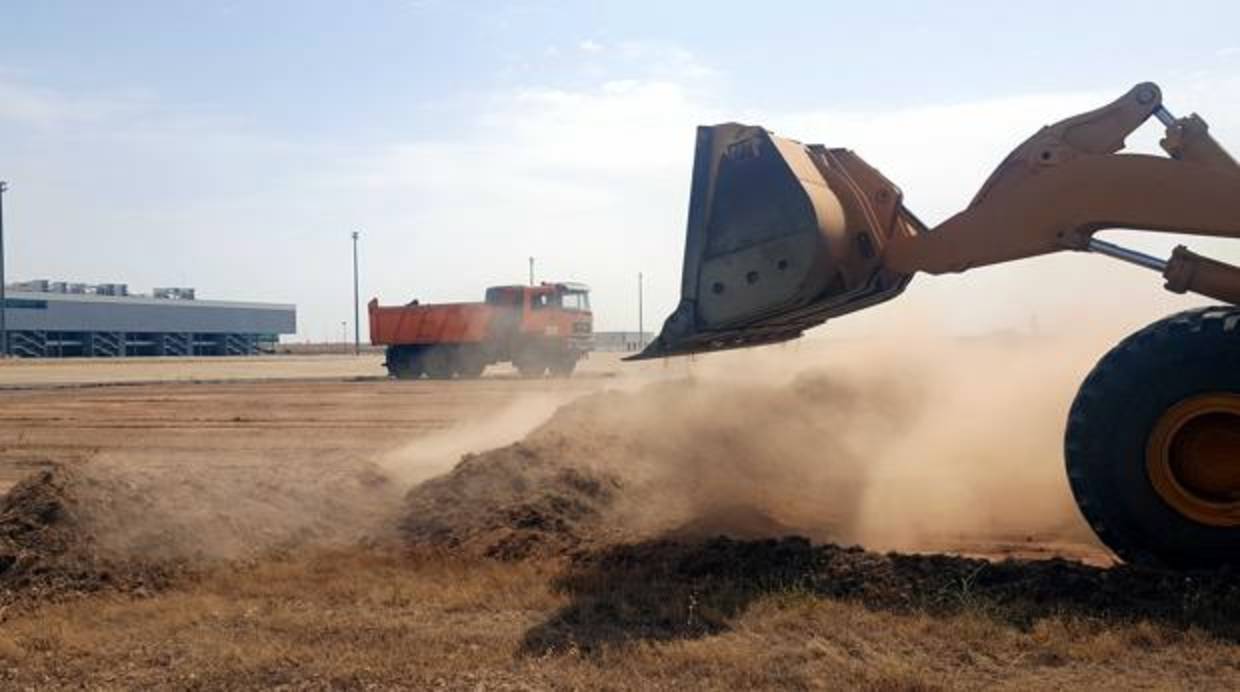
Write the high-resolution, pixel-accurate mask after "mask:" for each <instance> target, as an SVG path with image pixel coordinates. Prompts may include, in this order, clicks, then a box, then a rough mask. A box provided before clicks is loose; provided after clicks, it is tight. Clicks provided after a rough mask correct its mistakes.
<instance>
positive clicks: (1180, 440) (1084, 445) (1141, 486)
mask: <svg viewBox="0 0 1240 692" xmlns="http://www.w3.org/2000/svg"><path fill="white" fill-rule="evenodd" d="M1064 451H1065V459H1066V463H1067V468H1068V480H1069V483H1070V485H1071V487H1072V493H1073V495H1074V496H1075V497H1076V502H1077V505H1078V506H1079V507H1080V510H1081V513H1082V514H1083V515H1084V516H1085V519H1086V520H1087V521H1088V522H1089V524H1090V526H1091V527H1092V528H1093V530H1094V532H1095V533H1097V535H1098V537H1099V538H1100V539H1101V540H1102V542H1103V543H1106V544H1107V546H1109V547H1110V548H1111V549H1112V550H1114V551H1115V553H1116V554H1117V555H1119V556H1120V557H1121V558H1123V559H1124V560H1125V561H1127V562H1136V563H1147V564H1155V565H1162V566H1166V567H1173V568H1178V569H1206V568H1216V567H1222V566H1227V565H1232V566H1236V565H1240V308H1236V307H1232V306H1225V307H1209V308H1201V309H1197V310H1189V311H1186V312H1181V313H1179V314H1176V315H1173V316H1171V317H1168V318H1166V319H1164V320H1161V321H1159V322H1155V323H1154V324H1151V325H1150V326H1148V327H1146V328H1145V329H1142V330H1141V331H1139V332H1137V333H1135V334H1133V335H1132V336H1130V337H1128V338H1127V339H1125V340H1124V341H1123V342H1121V343H1120V344H1119V345H1118V346H1116V347H1115V348H1114V349H1112V350H1111V352H1110V353H1108V354H1107V355H1106V356H1104V357H1103V358H1102V360H1100V361H1099V362H1098V364H1097V365H1096V366H1095V367H1094V369H1093V371H1092V372H1091V373H1090V374H1089V376H1088V377H1087V378H1086V379H1085V382H1084V383H1083V384H1082V385H1081V389H1080V391H1079V392H1077V395H1076V400H1075V401H1074V402H1073V404H1072V410H1071V412H1070V414H1069V416H1068V426H1067V430H1066V432H1065V436H1064Z"/></svg>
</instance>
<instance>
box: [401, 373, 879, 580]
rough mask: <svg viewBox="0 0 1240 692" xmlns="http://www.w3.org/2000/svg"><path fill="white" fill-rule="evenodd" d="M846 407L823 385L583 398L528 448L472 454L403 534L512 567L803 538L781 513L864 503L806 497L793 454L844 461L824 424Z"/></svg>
mask: <svg viewBox="0 0 1240 692" xmlns="http://www.w3.org/2000/svg"><path fill="white" fill-rule="evenodd" d="M773 392H774V393H773ZM836 405H839V406H846V407H854V406H855V405H856V397H855V396H853V395H852V394H850V393H847V392H842V391H841V390H840V389H839V387H838V386H836V385H834V384H833V383H831V382H827V381H825V380H823V379H822V378H807V379H803V380H802V381H798V382H796V383H794V385H793V386H792V387H791V388H789V389H787V390H786V391H784V390H772V388H769V387H766V388H753V387H741V386H735V387H732V386H720V385H710V386H705V385H699V384H695V383H694V382H691V381H678V382H663V383H656V384H652V385H648V386H646V387H644V388H642V389H641V390H640V391H638V392H631V393H630V392H615V391H611V392H602V393H597V394H593V395H589V396H585V397H582V398H580V399H577V400H575V401H573V402H572V403H570V404H567V405H565V406H563V407H561V408H560V409H558V410H557V411H556V412H555V413H554V414H553V415H552V416H551V418H550V419H548V420H547V421H546V422H544V423H543V424H542V425H540V426H539V427H538V428H536V429H534V430H533V431H531V432H530V433H529V434H528V435H526V437H525V438H524V439H523V440H522V441H520V442H518V443H516V444H513V445H509V446H507V447H502V448H499V449H495V450H491V451H487V452H482V453H479V454H470V455H466V456H465V457H464V458H463V459H462V461H461V462H460V464H459V465H458V466H457V467H456V468H455V469H454V470H452V471H451V472H449V473H448V474H446V475H444V476H441V477H438V478H435V479H432V480H430V481H427V482H424V483H422V484H421V485H419V486H417V487H415V488H413V489H412V490H411V491H409V493H408V494H407V496H406V500H405V508H404V519H403V520H402V523H401V528H402V529H403V531H404V535H405V537H406V538H407V539H408V541H409V542H410V543H411V544H412V545H413V546H414V547H415V548H425V547H431V548H435V549H450V550H454V551H457V552H460V553H463V554H468V555H483V556H488V557H498V558H503V559H520V558H527V557H550V556H558V555H565V554H570V553H573V552H575V551H577V550H578V549H581V548H584V547H592V546H599V545H605V544H609V543H615V542H618V541H622V540H639V539H641V538H649V537H651V536H655V535H662V534H664V533H666V532H672V533H673V534H674V535H679V536H715V535H729V536H734V537H737V538H752V537H767V536H779V535H786V534H789V533H795V532H796V530H795V529H794V528H793V525H791V524H789V523H787V522H785V521H784V520H783V518H782V517H781V516H779V512H780V511H784V510H787V509H788V508H789V507H791V506H793V505H796V504H797V503H801V504H807V503H808V504H810V505H813V506H815V507H821V506H830V507H832V508H834V509H836V510H837V511H838V514H839V515H841V516H845V515H847V514H848V513H849V511H850V507H851V505H852V504H854V503H855V502H856V497H855V496H856V493H855V492H852V491H851V486H850V485H849V483H848V482H846V481H843V480H839V481H838V482H832V483H826V485H827V486H829V488H830V490H826V491H824V490H822V489H821V488H815V489H814V490H813V491H806V490H805V488H804V487H803V484H802V481H803V479H804V475H802V474H800V473H799V472H798V471H797V470H796V469H791V468H789V467H790V466H795V464H791V463H788V459H787V455H786V451H787V447H788V446H789V445H792V446H796V447H798V448H801V449H803V448H805V446H806V445H802V442H801V441H802V440H806V439H812V440H815V441H816V444H815V445H814V446H813V448H814V449H815V450H816V452H819V453H821V454H823V455H825V456H826V457H828V458H830V457H834V458H835V459H836V460H838V461H841V462H843V461H845V460H844V459H843V457H845V456H846V455H847V451H846V450H844V449H843V448H842V447H840V446H839V445H838V444H835V443H833V442H831V440H830V438H829V437H828V436H826V435H825V432H824V431H823V430H822V429H821V428H820V427H819V426H821V425H823V423H821V421H820V418H819V417H818V415H817V414H821V413H823V411H822V409H823V408H824V407H825V408H827V409H831V408H832V407H833V406H836ZM807 409H809V413H807ZM822 418H823V419H829V415H823V416H822ZM769 437H779V438H780V441H778V442H771V441H770V440H769V439H768V438H769ZM781 462H783V463H781ZM818 466H819V468H823V467H829V464H822V465H818ZM814 480H816V481H821V480H823V479H822V478H821V477H818V478H815V479H814ZM831 480H838V479H831ZM824 492H825V493H827V497H823V496H822V493H824ZM762 496H765V497H762ZM815 525H816V526H815V528H817V529H819V530H822V528H823V527H824V526H831V519H830V518H822V517H821V516H818V517H816V519H815Z"/></svg>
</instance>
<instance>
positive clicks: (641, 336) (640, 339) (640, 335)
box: [637, 272, 646, 351]
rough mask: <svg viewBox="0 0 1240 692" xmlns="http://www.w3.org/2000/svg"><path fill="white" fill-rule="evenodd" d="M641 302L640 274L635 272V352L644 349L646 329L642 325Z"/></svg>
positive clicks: (642, 302) (642, 305) (642, 306)
mask: <svg viewBox="0 0 1240 692" xmlns="http://www.w3.org/2000/svg"><path fill="white" fill-rule="evenodd" d="M644 302H645V301H643V300H642V273H641V272H637V350H638V351H640V350H642V349H644V348H646V328H645V325H644V324H643V323H642V317H643V315H642V313H643V308H644Z"/></svg>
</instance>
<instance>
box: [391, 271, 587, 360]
mask: <svg viewBox="0 0 1240 692" xmlns="http://www.w3.org/2000/svg"><path fill="white" fill-rule="evenodd" d="M367 307H368V310H369V314H370V343H372V344H375V345H382V346H386V347H387V348H386V350H385V353H386V355H387V360H386V362H385V363H384V366H385V367H386V368H387V370H388V373H389V374H390V375H392V376H393V377H396V378H397V379H402V380H410V379H417V378H419V377H421V376H422V375H423V374H425V375H426V376H427V377H430V378H432V379H450V378H452V377H454V376H456V377H462V378H473V377H479V376H481V375H482V372H483V370H485V369H486V367H487V366H488V365H492V364H495V363H502V362H511V363H512V364H513V365H515V366H516V368H517V371H518V372H519V373H520V374H521V375H522V376H524V377H542V376H544V375H546V374H547V373H550V374H552V375H554V376H559V377H567V376H569V375H571V374H572V373H573V370H574V369H575V368H576V367H577V361H579V360H581V359H582V358H584V357H585V356H586V354H587V353H589V352H590V350H591V348H592V346H593V315H592V313H591V312H590V289H589V288H588V287H587V286H585V285H584V284H580V283H571V282H559V283H542V284H541V285H538V286H520V285H516V286H493V287H491V288H488V289H487V290H486V294H485V297H484V299H483V301H482V302H480V303H437V304H429V305H423V304H420V303H419V302H418V301H416V300H414V301H412V302H410V303H409V304H407V305H394V306H383V305H380V304H379V300H378V299H377V298H376V299H372V300H371V301H370V303H369V304H368V306H367Z"/></svg>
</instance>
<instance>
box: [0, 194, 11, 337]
mask: <svg viewBox="0 0 1240 692" xmlns="http://www.w3.org/2000/svg"><path fill="white" fill-rule="evenodd" d="M8 191H9V184H8V183H6V182H4V181H3V180H0V358H4V357H5V356H7V355H8V354H9V329H8V323H7V322H6V321H5V316H6V315H7V314H8V305H9V304H8V303H7V302H6V299H5V291H4V193H6V192H8Z"/></svg>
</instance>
